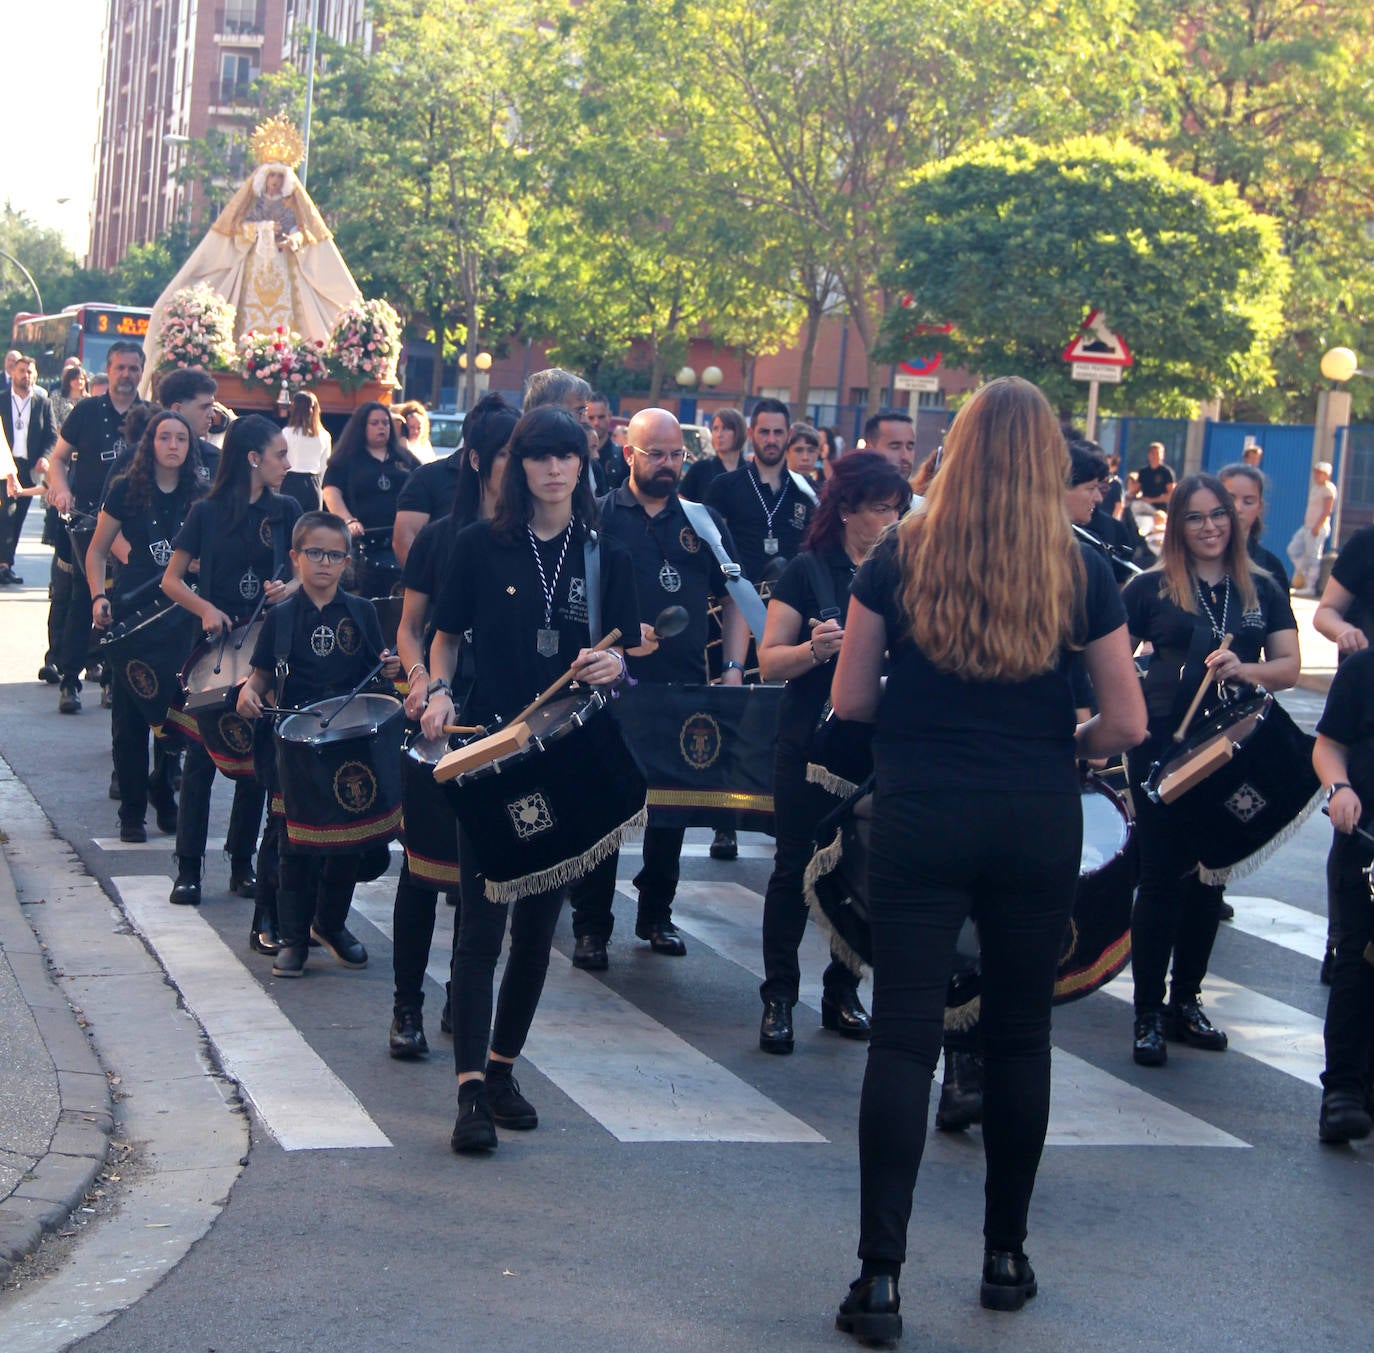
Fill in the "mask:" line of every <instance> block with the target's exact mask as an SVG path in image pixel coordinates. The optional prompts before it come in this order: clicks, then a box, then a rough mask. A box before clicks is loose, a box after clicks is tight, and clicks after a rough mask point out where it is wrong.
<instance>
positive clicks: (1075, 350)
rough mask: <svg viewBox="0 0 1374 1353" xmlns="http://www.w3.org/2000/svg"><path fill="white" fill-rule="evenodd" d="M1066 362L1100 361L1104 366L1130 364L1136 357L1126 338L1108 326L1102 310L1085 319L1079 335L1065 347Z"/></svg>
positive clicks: (1093, 312) (1095, 311)
mask: <svg viewBox="0 0 1374 1353" xmlns="http://www.w3.org/2000/svg"><path fill="white" fill-rule="evenodd" d="M1064 360H1065V361H1066V362H1100V363H1101V364H1102V365H1103V366H1130V365H1131V364H1132V363H1133V362H1134V361H1135V358H1134V357H1132V356H1131V350H1130V348H1128V347H1127V346H1126V340H1125V339H1124V338H1122V337H1121V335H1120V334H1118V333H1113V332H1112V330H1110V329H1109V328H1107V322H1106V320H1105V319H1103V317H1102V312H1101V311H1100V310H1094V311H1092V313H1091V314H1089V316H1088V318H1087V319H1085V320H1084V321H1083V324H1082V327H1081V328H1080V329H1079V330H1078V335H1077V337H1076V338H1075V339H1074V340H1073V342H1072V343H1070V344H1069V346H1068V347H1067V348H1065V349H1064Z"/></svg>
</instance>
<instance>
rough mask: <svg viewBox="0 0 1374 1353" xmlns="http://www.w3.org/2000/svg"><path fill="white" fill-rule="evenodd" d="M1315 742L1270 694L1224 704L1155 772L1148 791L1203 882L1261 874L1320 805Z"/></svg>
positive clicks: (1259, 693)
mask: <svg viewBox="0 0 1374 1353" xmlns="http://www.w3.org/2000/svg"><path fill="white" fill-rule="evenodd" d="M1314 743H1315V739H1314V738H1312V737H1311V736H1310V735H1309V734H1307V733H1304V732H1303V731H1302V730H1301V729H1300V728H1299V727H1298V726H1297V725H1296V724H1295V723H1294V722H1293V720H1292V719H1291V718H1290V717H1289V715H1288V712H1287V711H1286V710H1285V709H1284V708H1283V706H1282V705H1280V704H1279V703H1278V702H1277V701H1276V700H1275V699H1274V697H1273V696H1272V695H1270V694H1269V693H1268V692H1267V691H1256V692H1255V694H1253V695H1251V696H1249V697H1247V698H1245V699H1242V700H1239V701H1234V702H1232V703H1230V704H1227V705H1225V706H1223V707H1222V708H1221V709H1220V710H1217V711H1216V712H1215V713H1213V714H1211V715H1209V716H1208V717H1207V718H1205V719H1204V720H1202V722H1201V724H1200V726H1199V727H1198V729H1197V731H1196V732H1195V733H1194V734H1193V735H1192V736H1191V737H1189V738H1188V739H1187V740H1186V741H1185V742H1183V743H1182V744H1181V745H1179V746H1178V747H1177V748H1176V749H1175V750H1172V751H1171V752H1170V753H1169V754H1168V755H1166V756H1163V757H1161V758H1160V760H1158V761H1157V762H1155V764H1154V765H1153V766H1152V767H1151V768H1150V774H1149V776H1148V778H1147V779H1146V781H1145V792H1146V794H1148V795H1149V796H1150V798H1151V799H1152V800H1153V801H1154V802H1155V803H1158V804H1160V805H1161V806H1162V807H1163V808H1164V809H1165V811H1166V814H1167V819H1168V823H1169V829H1170V830H1171V831H1173V832H1175V833H1177V834H1178V836H1179V837H1180V838H1181V839H1182V840H1183V841H1185V842H1186V843H1187V846H1188V851H1189V853H1190V854H1191V855H1192V856H1193V858H1195V859H1196V860H1198V861H1199V864H1200V868H1199V870H1198V873H1199V875H1200V876H1201V878H1202V881H1203V882H1204V883H1209V884H1224V883H1226V882H1227V880H1228V879H1230V878H1233V877H1237V876H1239V875H1242V874H1247V873H1249V872H1250V871H1251V870H1254V869H1256V868H1258V867H1259V866H1260V865H1261V864H1262V863H1263V862H1264V861H1265V860H1266V859H1267V858H1268V857H1269V856H1270V855H1271V854H1272V853H1273V852H1274V851H1275V850H1277V849H1278V847H1279V846H1280V845H1282V844H1283V842H1284V841H1286V840H1287V839H1288V837H1289V836H1291V835H1292V833H1293V832H1294V831H1296V830H1297V828H1298V827H1299V826H1301V825H1302V823H1303V822H1304V821H1305V820H1306V818H1307V816H1308V814H1310V813H1311V812H1312V811H1313V809H1315V808H1316V806H1317V804H1318V802H1319V800H1320V793H1319V791H1320V789H1321V782H1320V781H1319V780H1318V778H1317V773H1316V772H1315V771H1314V770H1313V769H1312V748H1313V745H1314Z"/></svg>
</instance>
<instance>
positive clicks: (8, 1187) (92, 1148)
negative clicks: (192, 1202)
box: [0, 851, 113, 1283]
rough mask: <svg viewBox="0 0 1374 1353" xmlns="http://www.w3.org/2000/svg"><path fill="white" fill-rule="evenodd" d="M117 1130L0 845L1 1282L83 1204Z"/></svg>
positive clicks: (99, 1075) (86, 1044)
mask: <svg viewBox="0 0 1374 1353" xmlns="http://www.w3.org/2000/svg"><path fill="white" fill-rule="evenodd" d="M112 1131H113V1106H112V1104H111V1100H110V1089H109V1083H108V1082H107V1080H106V1078H105V1073H104V1071H103V1070H102V1069H101V1067H100V1064H99V1062H98V1061H97V1060H96V1056H95V1052H94V1050H93V1049H92V1047H91V1043H90V1040H89V1038H88V1037H87V1036H86V1033H85V1030H84V1029H82V1028H81V1026H80V1025H79V1024H78V1023H77V1019H76V1016H75V1014H74V1013H73V1011H72V1008H71V1007H70V1006H69V1005H68V1004H67V1002H66V1000H65V999H64V998H63V997H62V994H61V993H60V992H59V991H58V989H57V987H56V985H55V984H54V982H53V980H52V978H51V977H50V976H49V974H48V967H47V962H46V960H45V958H44V954H43V948H42V946H41V945H40V944H39V942H38V938H37V936H36V935H35V934H34V932H33V929H32V927H31V926H30V925H29V922H28V918H27V917H26V916H25V914H24V911H23V908H21V907H20V905H19V900H18V898H17V896H16V895H15V889H14V881H13V878H12V876H11V874H10V867H9V862H8V861H7V860H6V858H5V856H4V853H3V851H0V1283H2V1282H4V1281H5V1280H6V1279H7V1278H8V1277H9V1275H10V1272H11V1270H12V1268H13V1266H14V1265H15V1264H16V1263H18V1262H19V1260H21V1259H23V1258H24V1257H25V1256H27V1255H29V1254H31V1253H32V1252H33V1251H34V1250H35V1249H37V1248H38V1244H39V1241H40V1240H41V1239H42V1237H43V1233H44V1232H45V1231H55V1230H58V1229H59V1228H60V1227H61V1226H62V1225H63V1223H64V1222H65V1221H66V1220H67V1217H68V1216H69V1215H70V1213H71V1212H72V1209H73V1208H75V1207H78V1206H79V1205H80V1204H81V1201H82V1199H83V1198H84V1196H85V1194H86V1192H87V1190H88V1189H89V1188H90V1186H91V1184H92V1183H93V1182H94V1181H95V1178H96V1175H97V1173H98V1172H99V1170H100V1167H101V1165H102V1164H103V1163H104V1160H105V1153H106V1148H107V1146H108V1144H109V1139H110V1134H111V1132H112Z"/></svg>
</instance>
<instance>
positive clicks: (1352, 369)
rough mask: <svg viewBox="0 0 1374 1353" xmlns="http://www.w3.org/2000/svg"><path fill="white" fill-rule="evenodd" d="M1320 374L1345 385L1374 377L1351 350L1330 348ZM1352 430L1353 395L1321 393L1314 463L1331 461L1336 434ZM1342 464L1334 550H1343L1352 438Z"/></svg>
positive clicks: (1333, 523) (1314, 435) (1333, 522)
mask: <svg viewBox="0 0 1374 1353" xmlns="http://www.w3.org/2000/svg"><path fill="white" fill-rule="evenodd" d="M1321 373H1322V375H1323V376H1325V377H1326V379H1327V380H1329V381H1333V382H1335V383H1336V384H1337V385H1344V384H1345V382H1346V381H1348V380H1350V379H1351V377H1353V376H1368V375H1371V374H1374V373H1371V372H1368V371H1361V370H1360V359H1359V357H1358V356H1356V354H1355V353H1354V351H1352V350H1351V349H1350V348H1331V349H1329V350H1328V351H1326V352H1324V353H1323V354H1322V360H1321ZM1349 427H1350V392H1349V391H1348V390H1321V391H1319V392H1318V394H1317V418H1316V424H1315V426H1314V427H1313V429H1312V463H1313V465H1315V464H1316V463H1317V462H1318V461H1322V460H1326V461H1329V460H1330V459H1331V458H1332V456H1333V454H1334V453H1335V447H1336V434H1337V432H1338V431H1339V430H1340V429H1346V430H1347V431H1348V430H1349ZM1343 442H1344V445H1343V446H1342V447H1341V463H1340V465H1339V466H1337V469H1336V506H1335V507H1334V508H1333V509H1332V513H1331V550H1332V551H1335V552H1337V553H1339V551H1340V548H1341V514H1342V512H1343V511H1344V509H1345V486H1346V483H1347V482H1348V481H1349V478H1350V471H1349V466H1350V438H1349V437H1348V436H1346V437H1345V438H1343Z"/></svg>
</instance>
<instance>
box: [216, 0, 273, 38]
mask: <svg viewBox="0 0 1374 1353" xmlns="http://www.w3.org/2000/svg"><path fill="white" fill-rule="evenodd" d="M266 30H267V5H266V3H265V0H244V3H241V4H228V5H223V6H221V7H220V8H219V9H217V10H215V42H216V43H218V44H219V45H220V46H223V47H261V46H262V44H263V36H264V34H265V33H266Z"/></svg>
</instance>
